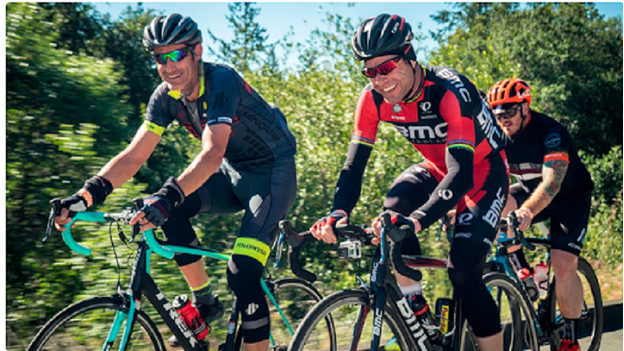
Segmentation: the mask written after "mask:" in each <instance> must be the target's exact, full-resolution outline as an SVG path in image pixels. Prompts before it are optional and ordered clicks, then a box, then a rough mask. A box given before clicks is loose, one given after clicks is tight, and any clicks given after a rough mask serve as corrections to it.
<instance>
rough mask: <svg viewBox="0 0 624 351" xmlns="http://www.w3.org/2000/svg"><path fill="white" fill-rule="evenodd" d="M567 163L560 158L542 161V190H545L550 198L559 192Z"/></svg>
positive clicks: (566, 169)
mask: <svg viewBox="0 0 624 351" xmlns="http://www.w3.org/2000/svg"><path fill="white" fill-rule="evenodd" d="M568 164H569V163H568V162H566V161H562V160H552V161H547V162H545V163H544V168H543V169H542V182H543V184H544V191H546V193H548V195H550V197H551V198H553V197H555V195H557V193H559V190H560V189H561V184H562V183H563V179H564V178H565V175H566V172H567V171H568Z"/></svg>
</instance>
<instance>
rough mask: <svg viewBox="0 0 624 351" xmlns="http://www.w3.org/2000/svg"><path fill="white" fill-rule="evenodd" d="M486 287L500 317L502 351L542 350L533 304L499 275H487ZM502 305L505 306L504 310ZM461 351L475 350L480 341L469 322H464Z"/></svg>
mask: <svg viewBox="0 0 624 351" xmlns="http://www.w3.org/2000/svg"><path fill="white" fill-rule="evenodd" d="M483 281H484V283H485V286H486V287H487V288H488V290H489V291H490V294H492V297H493V298H494V301H495V302H496V304H497V306H498V307H499V313H500V314H501V316H500V318H501V327H502V331H503V350H506V351H515V350H525V349H529V350H533V351H538V350H539V342H538V338H537V330H536V327H535V320H534V319H533V317H532V313H531V310H530V309H531V308H532V307H531V306H532V305H531V303H530V302H529V301H528V300H527V298H526V296H524V295H523V294H522V292H521V291H520V289H518V286H517V285H516V283H515V282H514V281H513V280H512V279H511V278H509V277H508V276H507V275H505V274H503V273H499V272H491V273H487V274H486V275H485V276H484V277H483ZM501 306H502V307H501ZM461 322H462V323H461V324H462V325H460V326H459V328H458V330H460V331H461V333H460V338H461V339H460V342H459V345H460V347H459V349H460V350H466V351H467V350H476V349H477V342H476V339H475V336H474V335H473V334H472V331H471V330H470V327H469V326H468V323H467V321H466V320H465V319H464V320H463V321H461Z"/></svg>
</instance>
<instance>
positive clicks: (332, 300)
mask: <svg viewBox="0 0 624 351" xmlns="http://www.w3.org/2000/svg"><path fill="white" fill-rule="evenodd" d="M369 299H370V296H369V295H368V293H367V292H365V291H364V290H362V289H359V290H344V291H339V292H336V293H333V294H331V295H329V296H327V297H325V298H324V299H323V300H321V302H319V303H318V304H317V305H316V306H314V308H313V309H312V310H310V311H309V312H308V314H307V315H306V316H305V318H304V319H303V320H302V321H301V324H300V325H299V327H298V328H297V331H296V332H295V336H294V337H293V340H292V342H291V344H290V345H289V347H288V350H289V351H302V350H316V351H318V350H334V351H335V350H369V349H370V342H371V339H372V331H373V315H374V314H373V310H372V306H371V305H370V304H369ZM369 312H370V313H369ZM328 316H332V318H333V321H334V325H335V327H336V340H335V342H334V343H333V344H332V342H331V340H327V338H324V337H319V335H321V334H322V330H323V329H324V328H325V326H324V323H323V322H322V321H323V320H324V319H325V318H327V317H328ZM381 328H382V329H381V332H382V334H381V347H380V349H382V350H383V349H384V348H383V347H384V345H386V344H387V343H388V341H389V340H391V339H392V338H393V337H396V339H395V340H394V342H395V343H396V344H394V345H393V348H392V350H397V349H401V350H404V351H407V350H413V349H414V347H411V348H410V346H411V344H410V343H409V341H408V340H406V339H405V337H404V335H407V332H406V331H405V330H404V329H402V327H401V324H400V317H399V315H398V314H397V313H395V312H394V310H392V309H391V308H390V307H389V306H388V305H386V306H385V308H384V320H383V323H382V327H381ZM319 331H321V332H319Z"/></svg>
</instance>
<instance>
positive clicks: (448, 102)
mask: <svg viewBox="0 0 624 351" xmlns="http://www.w3.org/2000/svg"><path fill="white" fill-rule="evenodd" d="M424 74H425V80H424V92H423V94H421V97H420V98H419V99H417V100H416V101H413V102H400V103H398V104H396V105H394V106H391V105H389V104H387V103H386V102H385V101H384V100H383V98H382V97H381V95H380V94H378V93H377V92H375V91H374V90H373V89H372V88H371V87H370V85H369V86H367V87H366V89H365V90H364V92H363V93H362V94H361V95H360V99H359V101H358V106H357V110H356V112H355V127H354V132H353V139H352V141H353V142H357V143H362V144H366V145H370V146H372V145H373V144H374V143H375V138H376V135H377V127H378V125H379V122H382V121H383V122H387V123H390V124H392V125H393V126H394V127H395V128H396V129H397V130H398V131H399V132H400V133H401V134H402V135H403V136H404V137H405V138H407V140H409V142H410V143H412V144H413V145H414V147H415V148H416V149H417V150H418V151H420V153H421V154H422V155H423V157H424V158H425V159H427V160H428V161H429V162H431V163H432V164H433V165H435V166H436V167H437V168H438V169H439V170H440V171H442V172H443V173H444V174H446V162H445V151H446V148H447V147H449V148H452V147H463V148H466V149H469V150H472V151H473V152H474V164H475V166H476V165H478V164H480V163H481V162H483V161H484V160H485V159H486V158H488V157H491V156H492V155H493V154H498V152H499V151H500V150H502V148H503V139H502V138H503V132H502V131H501V129H500V128H499V127H498V125H497V123H496V121H495V120H494V118H493V116H492V113H491V111H490V109H489V107H488V106H487V105H486V104H485V102H484V101H483V100H482V99H481V97H480V96H479V92H478V91H477V89H476V88H475V86H474V85H473V84H472V83H471V82H470V81H469V80H468V79H467V78H466V77H464V76H463V75H461V74H459V73H457V71H455V70H453V69H451V68H448V67H441V66H426V67H425V69H424Z"/></svg>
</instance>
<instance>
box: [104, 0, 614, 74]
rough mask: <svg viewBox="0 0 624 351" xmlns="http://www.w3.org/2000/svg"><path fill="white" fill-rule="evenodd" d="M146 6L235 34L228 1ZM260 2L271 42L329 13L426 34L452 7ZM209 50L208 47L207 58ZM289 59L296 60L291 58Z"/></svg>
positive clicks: (298, 35) (115, 12) (610, 9)
mask: <svg viewBox="0 0 624 351" xmlns="http://www.w3.org/2000/svg"><path fill="white" fill-rule="evenodd" d="M596 4H597V7H598V9H599V11H600V12H601V13H602V14H603V15H605V16H608V17H613V16H618V17H619V18H620V19H621V18H622V11H623V10H622V2H610V3H605V2H603V3H596ZM93 5H95V7H96V9H97V10H98V11H99V12H101V13H110V14H111V16H112V17H113V18H114V19H115V18H117V17H118V16H119V14H120V13H121V12H122V10H123V9H125V8H126V7H127V6H129V5H132V6H135V5H136V3H130V2H100V3H93ZM143 6H144V7H145V8H151V9H155V10H161V11H163V12H164V13H171V12H178V13H180V14H182V15H185V16H190V17H192V18H193V19H194V20H195V21H196V22H197V23H198V24H199V27H200V28H201V29H202V33H203V34H204V38H205V44H207V45H210V44H211V43H210V42H209V41H208V40H206V39H207V37H208V36H207V34H206V30H207V29H210V30H211V31H212V32H213V33H214V34H215V35H216V36H217V37H218V38H221V39H224V40H226V41H227V40H230V39H231V38H232V36H233V34H232V33H233V32H232V29H231V28H229V27H228V22H227V20H226V18H225V16H226V15H227V14H228V13H229V11H228V3H226V2H144V3H143ZM256 6H257V7H258V8H260V9H261V11H260V15H259V16H258V22H259V23H260V25H261V26H263V27H264V28H266V29H267V33H268V35H269V42H274V41H276V40H278V39H280V38H281V37H283V36H284V35H285V34H286V33H288V32H289V30H290V29H291V27H292V29H293V32H294V33H295V37H294V38H293V40H295V41H298V42H305V41H306V40H307V39H308V37H309V35H310V32H311V31H312V30H314V29H315V28H319V29H321V30H330V29H331V28H328V27H327V26H326V25H325V24H324V23H323V19H325V17H326V16H325V13H327V12H329V13H339V14H341V15H343V16H348V17H350V18H351V19H352V23H354V24H357V23H359V22H360V21H361V20H363V19H366V18H369V17H374V16H376V15H378V14H380V13H384V12H385V13H391V14H393V13H396V14H399V15H401V16H403V17H405V18H406V19H407V21H408V22H409V23H410V24H411V25H412V28H414V29H415V30H416V31H418V29H417V27H418V24H419V23H420V24H421V25H422V28H421V30H420V32H421V33H423V34H428V33H429V31H436V30H438V29H439V27H438V24H437V23H436V22H435V21H433V20H432V19H431V17H430V16H431V15H433V14H436V13H437V12H438V11H441V10H445V9H446V10H450V9H452V5H451V4H450V3H443V2H388V3H382V2H356V3H346V2H288V3H286V2H258V3H256ZM435 45H436V43H435V42H434V41H432V40H425V41H424V42H421V43H420V45H418V46H419V47H424V48H425V50H426V51H431V50H432V49H434V48H435ZM206 55H207V53H206V50H204V59H210V57H206ZM289 62H293V61H290V60H289Z"/></svg>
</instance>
